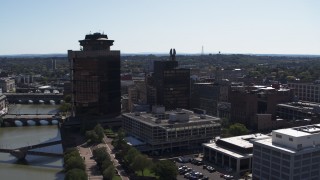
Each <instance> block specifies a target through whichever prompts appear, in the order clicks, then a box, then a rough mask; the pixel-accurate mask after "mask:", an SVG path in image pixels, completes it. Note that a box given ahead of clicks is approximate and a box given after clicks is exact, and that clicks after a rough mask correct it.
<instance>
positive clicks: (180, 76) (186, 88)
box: [153, 60, 190, 110]
mask: <svg viewBox="0 0 320 180" xmlns="http://www.w3.org/2000/svg"><path fill="white" fill-rule="evenodd" d="M177 66H178V62H177V61H175V60H171V61H155V62H154V74H153V79H154V87H155V88H156V104H158V105H163V106H165V107H166V109H168V110H169V109H176V108H184V109H189V108H190V69H184V68H177Z"/></svg>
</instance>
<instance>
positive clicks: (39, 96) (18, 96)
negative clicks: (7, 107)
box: [3, 93, 63, 103]
mask: <svg viewBox="0 0 320 180" xmlns="http://www.w3.org/2000/svg"><path fill="white" fill-rule="evenodd" d="M3 94H4V95H5V96H6V97H7V99H8V102H9V103H28V101H29V100H32V101H33V102H34V103H39V101H40V100H42V101H44V102H46V103H49V102H50V100H53V101H55V102H56V103H60V101H61V100H63V94H62V93H59V94H53V93H49V94H48V93H3Z"/></svg>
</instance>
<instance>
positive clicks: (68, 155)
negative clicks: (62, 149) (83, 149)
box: [63, 151, 80, 162]
mask: <svg viewBox="0 0 320 180" xmlns="http://www.w3.org/2000/svg"><path fill="white" fill-rule="evenodd" d="M71 157H80V154H79V152H78V151H70V152H68V153H65V154H64V156H63V160H64V162H67V161H68V160H69V159H70V158H71Z"/></svg>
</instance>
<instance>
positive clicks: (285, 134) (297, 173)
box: [252, 124, 320, 180]
mask: <svg viewBox="0 0 320 180" xmlns="http://www.w3.org/2000/svg"><path fill="white" fill-rule="evenodd" d="M319 167H320V124H314V125H308V126H300V127H294V128H288V129H279V130H274V131H272V137H270V138H268V139H263V140H258V141H254V142H253V167H252V175H253V179H261V180H262V179H275V180H277V179H279V180H280V179H281V180H282V179H290V180H291V179H292V180H296V179H320V169H319Z"/></svg>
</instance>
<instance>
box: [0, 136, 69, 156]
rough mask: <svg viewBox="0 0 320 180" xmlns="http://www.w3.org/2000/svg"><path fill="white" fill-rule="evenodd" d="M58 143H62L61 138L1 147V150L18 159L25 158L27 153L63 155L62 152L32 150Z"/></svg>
mask: <svg viewBox="0 0 320 180" xmlns="http://www.w3.org/2000/svg"><path fill="white" fill-rule="evenodd" d="M56 144H61V140H59V141H52V142H47V143H40V144H35V145H30V146H25V147H20V148H16V149H0V152H2V153H10V154H11V155H13V156H14V157H16V158H17V159H18V160H22V159H25V157H26V155H27V154H29V155H37V156H51V157H62V156H63V154H62V153H51V152H40V151H30V150H32V149H37V148H42V147H47V146H53V145H56Z"/></svg>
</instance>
